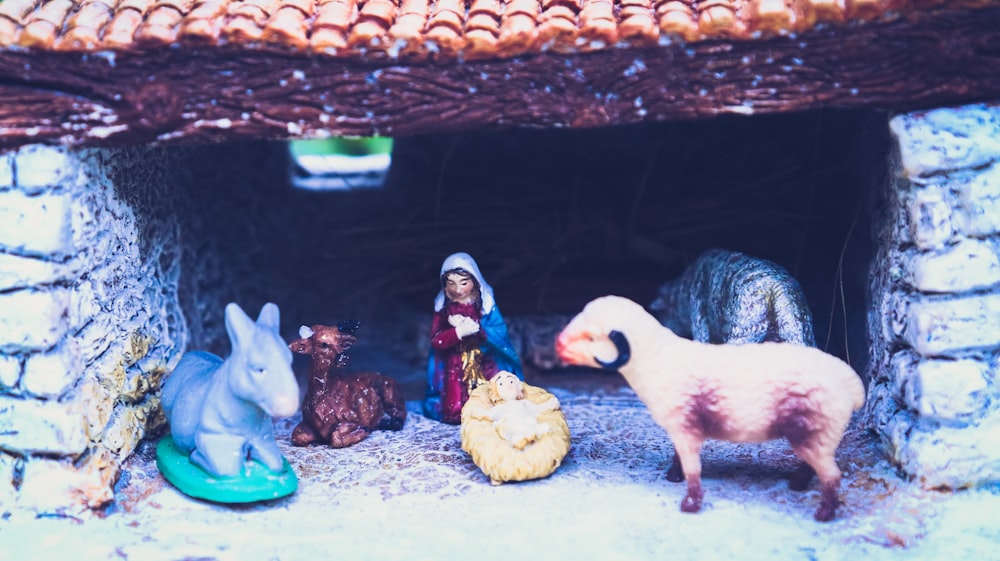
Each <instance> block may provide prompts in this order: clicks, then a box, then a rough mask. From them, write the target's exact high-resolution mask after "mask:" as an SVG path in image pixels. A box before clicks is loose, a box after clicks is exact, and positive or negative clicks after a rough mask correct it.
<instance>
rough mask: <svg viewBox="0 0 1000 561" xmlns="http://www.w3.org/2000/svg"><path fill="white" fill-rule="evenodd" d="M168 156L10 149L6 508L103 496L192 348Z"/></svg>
mask: <svg viewBox="0 0 1000 561" xmlns="http://www.w3.org/2000/svg"><path fill="white" fill-rule="evenodd" d="M169 161H170V158H169V157H167V155H166V153H165V152H163V151H159V150H156V149H150V148H136V149H128V150H82V151H73V150H67V149H64V148H54V147H46V146H38V145H32V146H25V147H22V148H20V149H17V150H14V151H10V152H5V153H0V512H7V511H10V510H12V509H14V508H18V507H20V508H24V509H28V510H35V511H53V510H54V511H58V510H65V509H71V510H72V509H74V508H80V507H83V506H88V507H96V506H99V505H101V504H103V503H105V502H107V501H108V500H110V499H111V498H112V486H113V483H114V480H115V479H116V478H117V475H118V466H119V464H120V462H121V461H122V460H123V459H124V458H125V457H127V456H128V455H129V454H131V453H132V451H133V450H134V449H135V446H136V444H137V443H138V441H139V440H140V439H141V438H142V437H143V436H144V435H145V434H146V432H147V431H148V430H149V429H150V428H152V427H155V426H157V425H158V424H161V423H162V418H161V417H162V415H161V413H160V409H159V403H158V397H156V396H155V395H154V394H152V393H151V390H153V389H156V388H157V387H158V384H159V378H160V377H162V375H163V373H164V372H165V370H166V368H167V366H168V364H170V363H171V361H172V360H174V359H175V358H176V357H177V355H178V352H179V350H180V349H181V348H182V347H183V345H184V342H185V341H184V339H185V337H184V324H183V320H182V318H181V314H180V310H179V307H178V303H177V301H178V300H177V294H176V286H177V275H178V274H179V271H178V267H179V259H180V252H179V251H177V248H178V236H179V234H178V230H177V228H176V225H175V220H174V216H173V214H172V212H171V211H170V209H171V203H170V196H169V192H168V187H169V183H170V181H169V177H170V173H171V170H170V165H169Z"/></svg>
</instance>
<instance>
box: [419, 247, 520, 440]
mask: <svg viewBox="0 0 1000 561" xmlns="http://www.w3.org/2000/svg"><path fill="white" fill-rule="evenodd" d="M440 278H441V291H440V292H439V293H438V295H437V298H435V299H434V319H433V321H432V323H431V350H430V358H429V360H428V364H427V396H426V397H425V398H424V415H426V416H427V417H430V418H432V419H436V420H439V421H443V422H445V423H450V424H456V425H457V424H459V423H460V422H461V420H462V406H463V405H464V404H465V402H466V401H467V400H468V399H469V393H470V392H471V391H472V390H474V389H475V388H476V387H477V386H479V385H480V384H484V383H486V382H487V381H489V380H490V379H491V378H492V377H493V376H494V375H495V374H496V373H497V372H499V371H501V370H506V371H509V372H513V373H514V374H515V375H517V377H518V378H519V379H523V375H522V374H521V360H520V359H519V358H518V356H517V352H516V351H515V350H514V346H513V345H512V344H511V342H510V336H509V335H508V334H507V324H506V323H504V320H503V316H501V315H500V310H499V309H498V308H497V305H496V300H494V298H493V288H492V287H491V286H490V285H489V284H488V283H487V282H486V280H485V279H484V278H483V275H482V273H480V272H479V266H478V265H477V264H476V260H475V259H473V258H472V256H471V255H469V254H468V253H461V252H460V253H453V254H451V255H449V256H448V257H447V258H446V259H445V260H444V263H442V265H441V276H440Z"/></svg>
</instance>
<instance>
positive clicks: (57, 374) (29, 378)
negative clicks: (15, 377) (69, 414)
mask: <svg viewBox="0 0 1000 561" xmlns="http://www.w3.org/2000/svg"><path fill="white" fill-rule="evenodd" d="M83 367H84V365H83V362H82V361H81V360H80V352H79V349H78V347H77V345H76V342H75V341H73V340H72V339H66V340H64V341H63V343H61V344H60V345H58V346H56V347H55V348H54V349H52V350H50V351H47V352H43V353H38V354H33V355H30V356H29V357H28V358H27V360H26V361H25V363H24V373H23V374H22V375H21V389H22V390H24V391H25V392H27V393H28V394H30V395H33V396H36V397H43V398H50V399H55V398H58V397H60V396H62V395H63V394H64V393H65V392H66V390H68V389H69V388H71V387H73V386H74V385H75V384H76V383H77V381H78V380H79V379H80V375H81V374H82V373H83Z"/></svg>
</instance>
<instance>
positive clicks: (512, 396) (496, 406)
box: [485, 370, 559, 450]
mask: <svg viewBox="0 0 1000 561" xmlns="http://www.w3.org/2000/svg"><path fill="white" fill-rule="evenodd" d="M489 387H490V389H489V396H490V401H491V402H492V403H493V407H491V408H489V409H487V410H486V412H485V416H487V417H489V419H490V420H491V421H493V427H494V428H495V429H496V431H497V434H498V435H500V438H503V439H504V440H506V441H508V442H510V444H511V446H513V447H514V448H516V449H518V450H524V447H525V446H527V445H529V444H531V443H533V442H535V441H536V440H538V439H539V438H541V437H542V436H544V435H545V434H546V433H548V432H549V431H550V430H552V427H551V426H550V425H549V424H548V423H541V422H539V421H538V416H539V415H541V414H542V413H544V412H545V411H555V410H556V409H559V400H558V399H556V397H555V396H552V397H550V398H549V399H547V400H545V401H543V402H542V403H535V402H533V401H531V400H529V399H525V398H524V382H522V381H521V380H520V379H519V378H518V377H517V376H515V375H514V373H512V372H508V371H506V370H501V371H500V372H497V374H496V376H494V377H493V379H492V380H490V384H489Z"/></svg>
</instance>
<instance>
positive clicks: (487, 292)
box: [434, 251, 496, 316]
mask: <svg viewBox="0 0 1000 561" xmlns="http://www.w3.org/2000/svg"><path fill="white" fill-rule="evenodd" d="M453 269H462V270H463V271H465V272H467V273H469V274H470V275H472V276H473V278H475V279H476V281H477V282H478V283H479V300H480V301H481V302H482V310H481V311H482V314H483V315H484V316H485V315H486V314H488V313H490V312H491V311H493V306H495V305H496V302H495V301H494V300H493V287H492V286H490V285H489V284H488V283H487V282H486V279H484V278H483V274H482V273H481V272H479V265H477V264H476V260H475V259H473V258H472V256H471V255H469V254H468V253H465V252H464V251H460V252H458V253H452V254H451V255H449V256H448V257H447V258H446V259H445V260H444V263H442V264H441V272H440V273H439V274H438V277H441V276H443V275H444V274H445V273H446V272H448V271H451V270H453ZM444 300H445V296H444V288H442V289H441V290H440V291H439V292H438V295H437V298H435V299H434V311H435V312H439V311H441V308H443V307H444Z"/></svg>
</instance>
